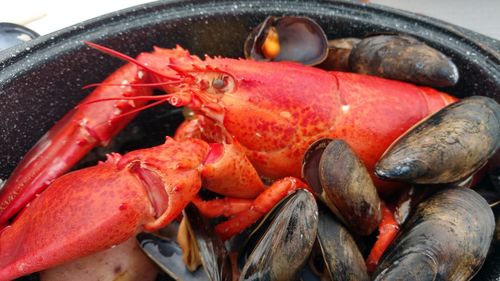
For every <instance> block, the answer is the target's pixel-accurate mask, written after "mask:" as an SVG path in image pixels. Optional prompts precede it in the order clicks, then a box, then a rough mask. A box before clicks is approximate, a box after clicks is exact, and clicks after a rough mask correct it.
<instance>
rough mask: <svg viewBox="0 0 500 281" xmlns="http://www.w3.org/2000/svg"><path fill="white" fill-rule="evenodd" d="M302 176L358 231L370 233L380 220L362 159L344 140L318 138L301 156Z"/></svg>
mask: <svg viewBox="0 0 500 281" xmlns="http://www.w3.org/2000/svg"><path fill="white" fill-rule="evenodd" d="M302 175H303V177H304V179H305V180H306V181H307V182H308V184H309V186H311V187H312V189H313V190H314V192H315V194H316V195H317V196H318V197H320V198H321V200H322V201H323V202H324V203H325V204H326V205H327V206H328V207H329V208H330V209H331V210H332V211H333V212H334V213H336V214H337V215H338V216H339V218H340V219H341V220H342V221H343V222H344V223H345V224H346V225H347V226H348V227H349V229H351V230H352V231H354V232H355V233H357V234H360V235H369V234H370V233H372V232H373V231H374V230H375V229H376V228H377V226H378V224H379V223H380V220H381V219H382V213H381V209H380V204H381V203H380V198H379V197H378V194H377V190H376V188H375V186H374V185H373V182H372V179H371V178H370V175H369V174H368V171H367V170H366V168H365V166H364V164H363V162H361V160H359V158H358V157H357V156H356V155H355V154H354V152H353V151H352V149H351V148H350V147H349V145H348V144H347V143H345V142H344V141H342V140H336V139H321V140H318V141H316V142H315V143H313V144H312V145H311V146H310V147H309V148H308V150H307V151H306V154H305V156H304V160H303V163H302Z"/></svg>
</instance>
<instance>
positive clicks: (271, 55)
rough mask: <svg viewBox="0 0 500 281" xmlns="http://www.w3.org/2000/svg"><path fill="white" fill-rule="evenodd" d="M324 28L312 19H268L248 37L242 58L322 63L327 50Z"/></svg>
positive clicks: (290, 17)
mask: <svg viewBox="0 0 500 281" xmlns="http://www.w3.org/2000/svg"><path fill="white" fill-rule="evenodd" d="M327 45H328V41H327V39H326V34H325V32H324V31H323V29H322V28H321V27H320V26H319V25H318V24H317V23H316V22H315V21H314V20H313V19H311V18H308V17H297V16H284V17H272V16H270V17H267V18H266V20H265V21H264V22H263V23H261V24H260V25H259V26H257V27H256V28H255V29H254V30H253V31H252V32H251V33H250V35H249V36H248V38H247V40H246V41H245V45H244V52H245V57H246V58H250V59H254V60H259V61H261V60H265V61H295V62H299V63H302V64H305V65H315V64H318V63H320V62H322V61H323V60H324V59H325V57H326V55H327V51H328V46H327Z"/></svg>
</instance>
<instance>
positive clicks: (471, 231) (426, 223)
mask: <svg viewBox="0 0 500 281" xmlns="http://www.w3.org/2000/svg"><path fill="white" fill-rule="evenodd" d="M494 229H495V219H494V216H493V212H492V211H491V209H490V207H489V206H488V203H487V202H486V201H485V200H484V199H483V198H482V197H481V196H480V195H479V194H477V193H476V192H475V191H473V190H471V189H469V188H448V189H444V190H441V191H439V192H437V193H436V194H434V195H432V196H431V197H429V198H428V199H427V200H425V201H423V202H421V203H420V204H419V205H418V207H417V209H416V210H415V213H413V214H412V215H411V217H410V218H409V219H408V221H407V223H406V224H405V226H404V228H403V230H402V234H400V235H399V236H398V237H397V238H396V239H395V241H394V242H393V243H392V244H391V246H390V247H389V249H388V250H387V251H386V253H385V254H384V256H383V257H382V260H381V261H380V264H379V266H378V268H377V270H376V272H375V274H374V276H375V279H374V280H379V281H380V280H421V281H425V280H454V281H460V280H469V279H470V278H472V276H474V274H476V272H477V271H478V270H479V268H480V267H481V265H482V264H483V262H484V260H485V258H486V255H487V253H488V249H489V247H490V243H491V241H492V238H493V232H494Z"/></svg>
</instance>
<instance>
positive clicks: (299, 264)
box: [137, 16, 500, 281]
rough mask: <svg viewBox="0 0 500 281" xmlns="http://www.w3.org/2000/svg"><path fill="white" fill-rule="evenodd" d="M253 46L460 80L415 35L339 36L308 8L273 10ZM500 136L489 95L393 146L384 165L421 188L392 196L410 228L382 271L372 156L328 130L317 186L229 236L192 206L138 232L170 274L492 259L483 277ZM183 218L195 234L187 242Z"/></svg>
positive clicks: (435, 265)
mask: <svg viewBox="0 0 500 281" xmlns="http://www.w3.org/2000/svg"><path fill="white" fill-rule="evenodd" d="M244 51H245V56H246V57H247V58H249V59H255V60H267V61H296V62H301V63H304V64H307V65H314V66H317V67H320V68H323V69H326V70H340V71H350V72H357V73H363V74H370V75H375V76H379V77H384V78H389V79H396V80H402V81H407V82H411V83H415V84H420V85H427V86H432V87H446V86H452V85H454V84H456V83H457V81H458V78H459V75H458V70H457V67H456V66H455V65H454V64H453V62H452V61H451V60H450V59H449V58H447V57H446V56H445V55H443V54H442V53H440V52H439V51H437V50H435V49H433V48H431V47H429V46H428V45H426V44H424V43H422V42H420V41H418V40H416V39H414V38H412V37H409V36H403V35H395V34H385V35H374V36H369V37H366V38H363V39H359V38H343V39H336V40H332V41H328V40H327V38H326V35H325V33H324V31H323V30H322V29H321V27H320V26H319V25H318V24H317V23H316V22H314V21H313V20H311V19H309V18H306V17H291V16H285V17H280V18H276V17H268V18H267V19H266V20H265V21H264V22H263V23H262V24H260V25H259V26H258V27H256V28H255V29H254V30H253V31H252V33H251V34H250V35H249V37H248V39H247V41H246V42H245V46H244ZM499 146H500V105H499V104H498V103H497V102H496V101H495V100H493V99H490V98H487V97H482V96H473V97H470V98H466V99H463V100H461V101H459V102H457V103H454V104H452V105H449V106H447V107H445V108H444V109H442V110H441V111H439V112H437V113H435V114H433V115H432V116H430V117H429V118H427V119H425V120H423V121H422V122H420V123H419V124H417V125H416V126H414V127H413V128H412V129H410V130H409V131H408V132H407V133H406V134H405V135H403V136H402V137H400V138H399V139H398V140H397V141H396V142H395V143H394V144H392V146H391V147H390V148H389V149H388V150H387V151H386V153H385V154H384V155H383V156H382V158H381V159H380V161H379V162H378V163H377V166H376V170H375V172H376V174H377V176H379V177H381V178H383V179H389V180H396V181H403V182H407V183H409V185H410V186H411V187H408V188H407V189H406V190H405V191H404V192H402V193H401V194H398V195H397V198H395V202H396V203H394V205H393V206H391V209H393V210H395V214H396V218H397V223H398V224H399V225H401V230H400V232H399V234H398V235H397V237H396V239H395V240H394V241H393V242H392V244H391V245H390V247H389V248H388V249H387V251H386V252H385V253H384V254H383V256H382V258H381V260H380V262H379V264H378V266H377V267H376V269H375V271H374V272H370V271H369V270H368V269H367V265H366V263H365V258H366V255H367V253H368V251H369V250H370V248H371V247H372V245H373V241H374V240H375V238H376V235H377V233H376V232H377V231H376V228H377V226H378V225H379V223H380V221H381V220H382V217H383V215H382V211H381V204H382V203H381V200H380V198H379V197H378V194H377V191H376V188H375V186H374V185H373V182H372V180H371V177H370V175H369V174H368V172H367V170H366V168H365V167H364V164H363V163H362V161H360V160H359V159H358V157H357V156H356V155H355V154H354V153H353V152H352V150H351V149H350V148H349V146H348V145H347V144H346V143H345V142H343V141H342V140H336V139H321V140H318V141H317V142H315V143H313V144H312V145H311V146H310V148H309V149H308V151H307V152H306V155H305V157H304V160H303V166H302V175H303V178H304V179H305V180H306V181H307V183H308V184H309V185H310V187H311V189H312V190H313V192H314V194H311V193H310V192H308V191H305V190H299V191H297V192H295V193H293V194H290V195H289V196H287V197H286V198H285V199H283V200H282V201H281V202H280V203H279V204H278V205H277V206H276V207H275V208H274V209H273V210H272V211H271V212H270V213H269V214H268V215H267V216H266V217H265V218H264V219H262V220H261V221H260V222H259V223H258V224H257V225H256V226H254V227H253V228H252V229H249V230H247V231H246V232H245V233H242V234H240V235H238V236H236V237H235V238H233V239H231V240H230V241H228V242H226V243H225V244H224V243H223V242H222V241H221V240H220V239H219V238H218V237H217V236H216V235H215V234H214V232H213V227H212V225H213V223H214V222H210V221H207V220H206V219H205V218H203V217H202V216H201V215H200V214H199V212H198V211H197V209H196V207H194V205H189V206H188V207H187V208H186V209H185V210H184V212H183V215H184V220H183V222H182V223H181V226H179V225H178V224H177V223H173V224H171V225H170V226H168V227H167V228H166V229H164V230H163V231H160V233H158V234H151V233H142V234H139V235H138V236H137V239H138V240H139V242H140V246H141V248H142V249H143V250H144V252H145V253H146V254H147V255H148V256H149V257H150V258H151V259H152V260H153V261H154V262H155V263H156V264H157V265H158V266H159V267H160V268H161V269H162V270H163V271H164V272H165V275H161V278H160V279H162V280H163V279H167V280H170V278H173V279H175V280H228V281H230V280H235V279H237V278H239V280H370V279H372V280H470V279H472V278H473V277H474V276H475V275H476V274H477V273H478V271H479V270H480V269H481V267H482V266H483V264H485V265H484V268H485V269H483V270H482V271H481V272H480V273H479V274H478V277H476V278H479V279H480V280H498V279H499V278H500V267H499V266H498V263H497V261H498V260H499V259H500V252H499V251H500V249H499V250H496V248H498V245H500V244H497V240H496V239H499V238H500V236H499V235H496V234H495V216H494V213H493V211H492V207H493V208H494V205H496V203H497V202H498V201H500V199H498V198H499V197H498V196H497V195H498V194H500V153H496V151H497V150H498V148H499ZM477 174H481V175H482V180H481V181H479V180H478V178H479V177H478V176H474V175H477ZM485 175H486V176H485ZM478 182H479V183H478ZM470 187H472V188H470ZM315 198H317V199H319V200H318V201H316V199H315ZM485 198H486V199H487V200H488V201H487V200H486V199H485ZM178 228H180V229H181V231H187V232H188V235H187V236H188V237H190V238H191V240H190V241H187V242H186V241H177V239H176V236H175V234H176V233H177V230H178ZM494 237H495V238H494ZM178 242H181V243H183V244H186V243H187V244H188V246H184V247H183V248H184V249H186V248H189V253H184V260H188V264H187V266H188V267H190V269H191V270H187V268H186V264H185V263H184V262H183V261H182V258H183V257H182V256H183V254H182V253H181V250H180V248H179V244H178ZM490 248H491V249H490ZM488 253H489V258H488V260H487V261H486V263H485V260H486V257H487V255H488ZM198 264H202V267H198ZM167 275H168V276H167ZM157 280H158V279H157Z"/></svg>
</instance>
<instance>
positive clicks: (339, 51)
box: [317, 38, 361, 71]
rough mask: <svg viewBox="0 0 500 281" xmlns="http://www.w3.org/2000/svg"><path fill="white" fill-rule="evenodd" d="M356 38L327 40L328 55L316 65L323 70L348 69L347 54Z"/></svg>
mask: <svg viewBox="0 0 500 281" xmlns="http://www.w3.org/2000/svg"><path fill="white" fill-rule="evenodd" d="M359 41H361V39H358V38H341V39H335V40H330V41H328V55H327V57H326V58H325V60H324V61H323V62H322V63H320V64H318V65H317V67H319V68H322V69H325V70H337V71H350V68H349V56H350V54H351V50H352V48H354V46H356V44H358V43H359Z"/></svg>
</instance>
